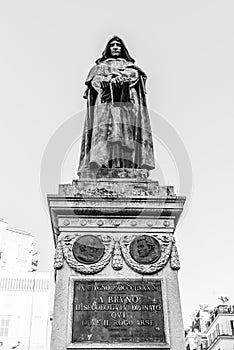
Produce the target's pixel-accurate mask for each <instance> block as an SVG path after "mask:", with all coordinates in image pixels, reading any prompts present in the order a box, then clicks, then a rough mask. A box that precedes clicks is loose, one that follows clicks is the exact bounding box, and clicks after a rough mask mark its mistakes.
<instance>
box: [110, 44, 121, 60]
mask: <svg viewBox="0 0 234 350" xmlns="http://www.w3.org/2000/svg"><path fill="white" fill-rule="evenodd" d="M110 53H111V57H114V58H116V57H119V56H120V55H121V43H120V42H119V41H117V40H113V41H111V43H110Z"/></svg>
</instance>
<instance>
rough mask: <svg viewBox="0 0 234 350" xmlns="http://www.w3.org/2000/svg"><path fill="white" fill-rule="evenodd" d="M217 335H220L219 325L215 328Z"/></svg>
mask: <svg viewBox="0 0 234 350" xmlns="http://www.w3.org/2000/svg"><path fill="white" fill-rule="evenodd" d="M215 328H216V333H217V335H220V328H219V323H218V324H217V325H216V326H215Z"/></svg>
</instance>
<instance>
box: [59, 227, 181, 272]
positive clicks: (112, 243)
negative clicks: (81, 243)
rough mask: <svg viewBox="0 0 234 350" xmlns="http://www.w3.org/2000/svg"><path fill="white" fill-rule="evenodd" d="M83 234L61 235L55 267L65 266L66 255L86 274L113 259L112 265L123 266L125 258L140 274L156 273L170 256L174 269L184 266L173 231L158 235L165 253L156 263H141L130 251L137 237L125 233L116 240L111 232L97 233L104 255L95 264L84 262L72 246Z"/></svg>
mask: <svg viewBox="0 0 234 350" xmlns="http://www.w3.org/2000/svg"><path fill="white" fill-rule="evenodd" d="M78 237H80V235H75V234H67V235H65V236H61V235H60V236H59V239H58V243H57V247H56V251H55V260H54V268H55V269H60V268H62V267H63V260H64V259H65V260H66V262H67V263H68V265H69V266H70V267H71V268H72V269H73V270H75V271H77V272H79V273H83V274H95V273H98V272H100V271H101V270H103V269H104V267H105V266H106V265H108V264H109V262H110V260H111V259H112V268H113V269H114V270H121V269H122V268H123V259H124V260H125V262H126V264H127V265H128V266H129V267H130V268H131V269H132V270H134V271H136V272H137V273H140V274H143V275H145V274H153V273H156V272H158V271H160V270H162V269H163V268H164V266H165V265H166V264H167V263H168V260H169V259H170V265H171V268H172V269H173V270H178V269H179V268H180V263H179V256H178V252H177V248H176V245H175V238H174V236H173V235H172V234H170V235H160V234H157V235H154V236H153V237H155V238H156V239H157V240H158V242H159V244H160V248H161V256H160V258H159V260H157V261H156V262H155V263H152V264H147V265H146V264H140V263H138V262H137V261H135V260H134V259H133V258H132V257H131V254H130V244H131V243H132V241H133V240H134V238H135V237H136V235H134V236H124V237H122V238H121V239H120V240H114V238H113V237H110V236H101V235H100V236H97V237H98V238H100V239H101V240H102V242H103V244H104V246H105V251H104V255H103V256H102V258H101V259H100V260H99V261H97V262H95V263H93V264H83V263H80V262H79V261H77V260H76V259H75V258H74V255H73V251H72V246H73V243H74V241H75V240H76V239H77V238H78Z"/></svg>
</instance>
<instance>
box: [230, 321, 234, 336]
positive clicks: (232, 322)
mask: <svg viewBox="0 0 234 350" xmlns="http://www.w3.org/2000/svg"><path fill="white" fill-rule="evenodd" d="M230 324H231V332H232V335H234V321H233V320H232V321H230Z"/></svg>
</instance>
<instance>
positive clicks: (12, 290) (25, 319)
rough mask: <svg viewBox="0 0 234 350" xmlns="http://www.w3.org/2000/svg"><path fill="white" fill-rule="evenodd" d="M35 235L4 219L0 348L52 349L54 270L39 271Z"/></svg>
mask: <svg viewBox="0 0 234 350" xmlns="http://www.w3.org/2000/svg"><path fill="white" fill-rule="evenodd" d="M33 244H34V237H33V236H32V235H31V234H29V233H26V232H22V231H19V230H14V229H9V228H8V227H7V223H5V222H4V221H0V349H1V350H9V349H18V350H47V349H49V338H50V334H49V333H50V320H49V287H50V274H49V273H44V272H37V271H35V269H36V264H35V261H34V260H33Z"/></svg>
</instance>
